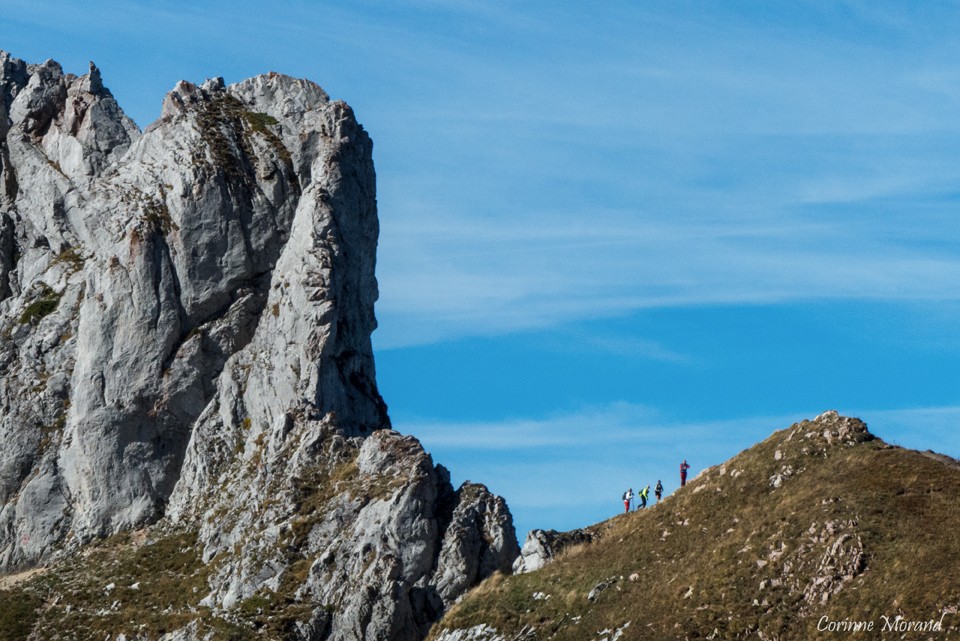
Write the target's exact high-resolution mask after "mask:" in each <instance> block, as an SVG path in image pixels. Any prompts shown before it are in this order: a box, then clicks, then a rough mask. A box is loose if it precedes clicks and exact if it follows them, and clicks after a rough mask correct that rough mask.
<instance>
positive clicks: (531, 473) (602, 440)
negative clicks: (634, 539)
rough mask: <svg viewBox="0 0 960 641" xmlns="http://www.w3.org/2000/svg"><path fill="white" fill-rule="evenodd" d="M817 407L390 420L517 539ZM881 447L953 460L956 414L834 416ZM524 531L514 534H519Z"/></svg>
mask: <svg viewBox="0 0 960 641" xmlns="http://www.w3.org/2000/svg"><path fill="white" fill-rule="evenodd" d="M825 409H827V408H819V409H818V410H811V411H806V412H798V413H796V414H791V415H783V416H743V417H739V418H733V419H724V420H711V421H684V420H677V419H675V418H672V417H670V416H668V415H665V414H663V413H662V412H660V411H658V410H656V409H655V408H651V407H646V406H642V405H636V404H630V403H613V404H610V405H606V406H601V407H591V408H586V409H583V410H581V411H577V412H572V413H567V414H555V415H549V416H545V417H541V418H518V419H505V420H501V421H476V422H448V421H433V420H416V419H409V420H407V419H403V418H402V417H401V418H399V419H395V427H396V428H397V429H399V430H400V431H402V432H404V433H410V434H414V435H416V436H417V437H418V438H419V439H420V440H421V441H422V442H423V443H424V445H425V447H427V449H428V450H430V451H431V452H432V453H433V454H434V456H435V458H436V460H438V461H440V462H442V463H443V464H444V465H447V466H448V467H450V469H451V470H452V472H453V474H454V477H455V480H457V481H462V480H464V479H467V478H472V479H476V480H483V481H484V482H487V483H489V485H490V487H491V489H493V490H494V491H496V492H499V493H501V494H503V495H504V496H505V497H506V498H507V500H508V502H509V503H510V506H511V509H512V510H513V511H514V514H515V516H516V518H517V520H518V523H519V524H520V526H521V529H522V530H524V531H525V530H526V529H529V528H532V527H558V528H563V527H577V526H581V525H585V524H587V523H589V522H591V520H596V519H599V518H603V517H605V516H610V515H612V514H614V513H616V510H617V508H618V505H617V500H616V499H617V497H618V496H619V493H620V492H622V491H623V490H624V489H626V487H628V486H630V487H634V488H636V487H638V486H640V485H641V484H647V483H650V484H654V483H656V481H657V479H661V480H662V481H663V482H664V485H665V486H666V487H667V489H668V491H672V490H673V489H674V488H675V487H676V485H677V479H676V476H677V466H678V464H679V462H680V461H681V460H683V459H687V460H689V461H690V462H691V464H692V465H693V471H694V473H696V472H698V471H700V470H702V469H704V468H706V467H708V466H711V465H717V464H719V463H722V462H723V461H725V460H727V459H728V458H730V457H732V456H734V455H735V454H737V453H738V452H740V451H741V450H743V449H746V448H748V447H750V446H752V445H754V444H755V443H757V442H759V441H761V440H763V439H765V438H766V437H768V436H769V435H770V434H772V433H773V432H774V431H776V430H780V429H784V428H786V427H789V426H790V425H791V424H793V423H794V422H797V421H800V420H803V419H805V418H813V417H814V416H815V415H816V414H817V413H819V411H822V410H825ZM842 413H845V414H848V415H853V416H858V417H860V418H862V419H863V420H864V421H866V422H867V424H868V425H869V426H870V428H871V430H872V431H873V432H874V433H875V434H877V435H878V436H880V437H881V438H883V439H885V440H886V441H888V442H891V443H895V444H898V445H902V446H905V447H911V448H915V449H933V450H935V451H938V452H941V453H945V454H948V455H952V456H960V430H957V426H958V425H960V407H932V408H906V409H895V410H890V409H879V410H864V411H861V412H857V411H842ZM522 534H523V532H521V535H522Z"/></svg>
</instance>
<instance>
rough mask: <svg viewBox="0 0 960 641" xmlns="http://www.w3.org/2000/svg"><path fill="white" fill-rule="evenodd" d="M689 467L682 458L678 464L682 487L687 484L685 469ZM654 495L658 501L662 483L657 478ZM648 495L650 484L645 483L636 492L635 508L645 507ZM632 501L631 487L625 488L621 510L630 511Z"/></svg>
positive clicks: (661, 492)
mask: <svg viewBox="0 0 960 641" xmlns="http://www.w3.org/2000/svg"><path fill="white" fill-rule="evenodd" d="M689 469H690V466H689V465H687V460H686V459H684V460H683V463H681V464H680V487H683V486H685V485H686V484H687V470H689ZM653 493H654V495H655V496H656V497H657V503H659V502H660V499H661V498H663V483H661V482H660V481H659V480H658V481H657V487H656V488H654V490H653ZM649 497H650V486H649V485H647V486H646V487H644V488H643V489H642V490H640V491H639V492H637V500H638V504H637V509H638V510H642V509H643V508H645V507H647V499H648V498H649ZM632 502H633V488H632V487H631V488H629V489H627V491H626V492H624V493H623V511H624V513H627V512H629V511H630V504H631V503H632Z"/></svg>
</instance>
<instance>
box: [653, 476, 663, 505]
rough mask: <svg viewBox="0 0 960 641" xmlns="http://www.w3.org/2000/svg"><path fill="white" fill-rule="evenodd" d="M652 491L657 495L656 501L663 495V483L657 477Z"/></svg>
mask: <svg viewBox="0 0 960 641" xmlns="http://www.w3.org/2000/svg"><path fill="white" fill-rule="evenodd" d="M653 493H654V494H656V496H657V503H659V502H660V498H661V497H662V496H663V483H661V482H660V479H657V487H655V488H654V489H653Z"/></svg>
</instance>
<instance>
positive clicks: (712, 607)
mask: <svg viewBox="0 0 960 641" xmlns="http://www.w3.org/2000/svg"><path fill="white" fill-rule="evenodd" d="M958 491H960V468H958V462H957V461H955V460H953V459H950V458H949V457H944V456H943V455H937V454H932V453H929V452H917V451H913V450H907V449H903V448H899V447H897V446H892V445H888V444H886V443H884V442H883V441H882V440H880V439H877V438H875V437H874V436H873V435H872V434H871V433H870V432H869V431H868V430H867V427H866V425H865V424H864V423H863V422H861V421H859V420H857V419H852V418H848V417H842V416H840V415H838V414H837V413H836V412H833V411H830V412H826V413H824V414H821V415H820V416H818V417H816V418H815V419H813V420H805V421H801V422H799V423H795V424H793V425H791V426H790V427H788V428H786V429H784V430H779V431H776V432H774V433H773V434H772V435H771V436H770V437H769V438H767V439H765V440H764V441H762V442H761V443H758V444H757V445H754V446H752V447H750V448H748V449H746V450H744V451H743V452H741V453H740V454H738V455H736V456H734V457H733V458H731V459H730V460H729V461H726V462H725V463H722V464H719V465H716V466H713V467H710V468H707V469H706V470H704V471H703V472H701V473H700V474H699V475H698V476H697V477H696V478H695V479H693V480H692V481H690V482H688V483H687V486H686V487H684V488H682V489H680V490H678V491H676V492H675V493H674V494H672V495H671V496H669V497H667V498H665V499H664V500H663V501H662V502H661V503H660V504H658V505H653V506H651V507H648V508H647V509H645V510H641V511H637V512H632V513H630V514H621V515H618V516H616V517H613V518H611V519H609V520H607V521H604V522H602V523H599V524H596V525H594V526H591V527H589V528H585V532H586V534H588V535H589V538H590V539H591V541H592V542H588V543H581V544H579V545H573V546H569V547H567V548H565V549H563V550H562V551H560V552H559V554H558V555H557V558H556V559H554V560H552V561H550V562H548V563H547V564H546V565H544V566H543V567H542V568H540V569H539V570H536V571H533V572H529V573H525V574H515V575H513V576H510V577H507V576H503V575H496V576H494V577H492V578H490V579H487V581H485V582H484V583H482V584H481V585H480V586H478V587H477V588H475V589H474V590H472V591H471V592H469V593H468V594H467V595H466V596H465V597H464V598H463V599H462V600H461V601H460V602H459V603H458V604H457V605H456V606H454V607H453V608H452V609H451V610H450V611H449V612H448V613H447V614H446V615H445V616H444V618H443V619H441V621H440V622H438V624H437V625H436V626H435V627H434V629H433V630H432V632H431V636H430V639H436V640H438V641H440V640H442V641H465V640H467V639H470V640H472V641H505V640H507V639H511V640H513V639H578V640H583V639H591V640H599V639H607V641H611V640H612V639H617V640H618V641H627V640H629V639H695V638H702V639H741V638H742V639H747V638H758V639H781V640H785V639H810V638H820V637H821V635H822V633H823V632H825V631H827V632H832V633H836V632H844V631H847V632H849V631H851V630H844V629H842V627H843V622H845V621H846V622H853V623H856V622H861V621H865V622H867V623H869V622H873V632H874V633H881V632H882V631H883V628H884V625H885V624H886V623H887V621H896V620H897V619H896V617H898V616H899V617H901V619H900V621H901V622H906V623H914V624H916V628H915V629H911V630H909V632H911V633H913V632H918V631H919V632H924V631H925V632H936V631H938V630H939V631H940V632H942V633H943V634H944V635H945V638H949V636H950V633H951V632H952V633H956V632H957V631H958V630H960V617H958V611H960V586H958V585H957V583H956V581H955V577H956V576H957V573H958V571H960V567H958V561H957V556H956V550H957V549H960V535H958V533H957V532H958V528H960V510H957V508H956V496H957V492H958ZM906 623H904V625H906ZM935 624H938V625H939V627H938V628H934V627H933V626H934V625H935ZM897 625H899V624H897ZM818 626H819V627H818ZM922 626H926V627H922ZM825 627H826V628H829V629H828V630H825V629H824V628H825ZM892 632H897V633H898V634H899V633H901V632H908V630H900V629H899V628H893V629H892V630H887V633H892ZM907 638H927V637H926V636H917V637H907ZM932 638H940V636H939V635H936V636H934V637H932Z"/></svg>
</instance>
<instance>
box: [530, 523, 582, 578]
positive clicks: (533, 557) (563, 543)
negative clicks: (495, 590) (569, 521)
mask: <svg viewBox="0 0 960 641" xmlns="http://www.w3.org/2000/svg"><path fill="white" fill-rule="evenodd" d="M594 538H596V536H595V534H594V533H593V532H591V531H590V530H579V529H578V530H570V531H569V532H557V531H556V530H530V532H528V533H527V539H526V540H525V541H524V542H523V547H522V548H521V549H520V555H519V556H517V557H516V559H515V560H514V562H513V572H514V573H515V574H523V573H524V572H533V571H535V570H539V569H540V568H542V567H543V566H545V565H546V564H547V563H549V562H550V561H552V560H553V559H554V557H556V556H557V554H559V553H560V551H561V550H563V549H564V548H566V547H570V546H572V545H580V544H583V543H592V542H593V540H594Z"/></svg>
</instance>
